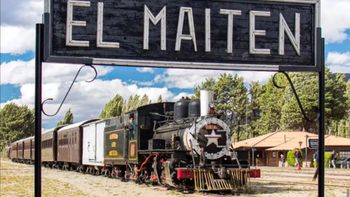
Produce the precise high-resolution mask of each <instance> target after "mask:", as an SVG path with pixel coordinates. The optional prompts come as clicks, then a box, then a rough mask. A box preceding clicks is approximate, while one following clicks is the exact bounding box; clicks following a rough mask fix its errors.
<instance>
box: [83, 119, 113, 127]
mask: <svg viewBox="0 0 350 197" xmlns="http://www.w3.org/2000/svg"><path fill="white" fill-rule="evenodd" d="M109 119H112V118H108V119H101V120H100V119H96V121H92V122H88V123H86V124H84V125H83V126H84V127H85V126H89V125H92V124H96V123H100V122H106V120H109Z"/></svg>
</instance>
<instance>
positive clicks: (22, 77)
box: [0, 59, 112, 85]
mask: <svg viewBox="0 0 350 197" xmlns="http://www.w3.org/2000/svg"><path fill="white" fill-rule="evenodd" d="M81 66H82V65H76V64H56V63H44V64H43V82H44V83H52V82H65V81H72V80H73V78H74V76H75V74H76V72H77V71H78V70H79V68H80V67H81ZM96 69H97V73H98V76H104V75H105V74H107V73H108V72H110V71H111V70H112V68H111V67H106V66H105V67H101V66H96ZM0 70H1V73H0V75H1V81H0V83H1V84H18V85H20V84H28V83H34V80H35V60H34V59H32V60H29V61H22V60H16V61H10V62H5V63H2V64H1V67H0ZM93 76H94V71H93V70H92V69H91V68H89V67H85V68H83V69H82V70H81V73H80V74H79V77H78V78H77V80H78V81H82V80H90V79H92V77H93Z"/></svg>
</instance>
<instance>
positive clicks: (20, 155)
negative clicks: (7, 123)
mask: <svg viewBox="0 0 350 197" xmlns="http://www.w3.org/2000/svg"><path fill="white" fill-rule="evenodd" d="M23 148H24V145H23V139H21V140H18V141H17V159H18V160H19V161H23V159H24V157H23V152H24V151H23V150H24V149H23Z"/></svg>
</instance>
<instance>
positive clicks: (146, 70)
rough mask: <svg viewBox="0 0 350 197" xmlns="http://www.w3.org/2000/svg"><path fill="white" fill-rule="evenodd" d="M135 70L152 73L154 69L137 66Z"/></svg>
mask: <svg viewBox="0 0 350 197" xmlns="http://www.w3.org/2000/svg"><path fill="white" fill-rule="evenodd" d="M136 70H137V71H139V72H141V73H154V69H153V68H148V67H141V68H137V69H136Z"/></svg>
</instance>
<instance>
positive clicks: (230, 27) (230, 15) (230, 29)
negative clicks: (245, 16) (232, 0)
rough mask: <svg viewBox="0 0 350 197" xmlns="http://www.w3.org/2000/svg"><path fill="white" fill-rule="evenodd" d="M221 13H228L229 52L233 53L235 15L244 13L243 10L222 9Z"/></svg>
mask: <svg viewBox="0 0 350 197" xmlns="http://www.w3.org/2000/svg"><path fill="white" fill-rule="evenodd" d="M220 14H225V15H227V53H232V45H233V43H232V42H233V40H232V38H233V16H239V15H241V14H242V11H241V10H226V9H220Z"/></svg>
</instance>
